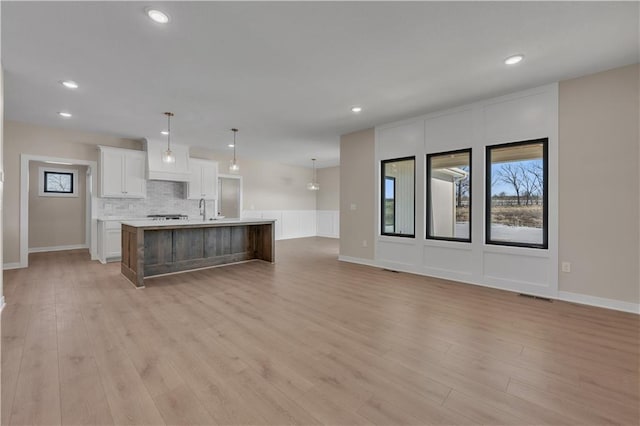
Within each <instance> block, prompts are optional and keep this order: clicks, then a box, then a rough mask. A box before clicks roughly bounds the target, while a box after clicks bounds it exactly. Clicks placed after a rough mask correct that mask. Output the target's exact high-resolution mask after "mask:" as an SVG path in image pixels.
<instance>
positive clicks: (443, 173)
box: [427, 149, 471, 241]
mask: <svg viewBox="0 0 640 426" xmlns="http://www.w3.org/2000/svg"><path fill="white" fill-rule="evenodd" d="M427 196H428V198H427V200H428V207H427V238H433V239H446V240H459V241H471V221H470V218H471V150H470V149H466V150H461V151H452V152H445V153H441V154H429V155H427Z"/></svg>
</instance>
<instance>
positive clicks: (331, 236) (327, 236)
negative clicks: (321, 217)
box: [316, 234, 340, 240]
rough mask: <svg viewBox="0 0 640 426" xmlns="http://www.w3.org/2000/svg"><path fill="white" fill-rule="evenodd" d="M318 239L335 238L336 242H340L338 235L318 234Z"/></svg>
mask: <svg viewBox="0 0 640 426" xmlns="http://www.w3.org/2000/svg"><path fill="white" fill-rule="evenodd" d="M316 237H322V238H333V239H334V240H339V239H340V237H339V236H338V235H322V234H316Z"/></svg>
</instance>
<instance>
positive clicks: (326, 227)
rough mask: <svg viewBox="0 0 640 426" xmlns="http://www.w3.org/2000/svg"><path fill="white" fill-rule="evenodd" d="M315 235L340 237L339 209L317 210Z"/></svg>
mask: <svg viewBox="0 0 640 426" xmlns="http://www.w3.org/2000/svg"><path fill="white" fill-rule="evenodd" d="M316 213H317V219H316V223H317V225H318V228H317V231H316V235H317V236H318V237H329V238H340V211H339V210H318V211H317V212H316Z"/></svg>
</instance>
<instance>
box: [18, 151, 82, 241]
mask: <svg viewBox="0 0 640 426" xmlns="http://www.w3.org/2000/svg"><path fill="white" fill-rule="evenodd" d="M40 168H45V169H56V170H69V171H75V172H76V174H77V197H51V196H41V195H40V193H39V187H40V179H41V176H40ZM86 180H87V166H66V165H58V164H55V165H52V164H46V163H41V162H38V161H30V162H29V248H42V247H58V246H71V245H81V244H85V243H86V223H87V221H86V211H87V185H86Z"/></svg>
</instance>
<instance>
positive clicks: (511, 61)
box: [504, 54, 524, 65]
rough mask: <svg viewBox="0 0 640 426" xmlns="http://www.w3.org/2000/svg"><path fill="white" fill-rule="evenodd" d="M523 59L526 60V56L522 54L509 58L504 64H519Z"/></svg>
mask: <svg viewBox="0 0 640 426" xmlns="http://www.w3.org/2000/svg"><path fill="white" fill-rule="evenodd" d="M523 59H524V55H522V54H517V55H512V56H509V57H508V58H507V59H505V60H504V63H505V64H507V65H515V64H517V63H518V62H520V61H522V60H523Z"/></svg>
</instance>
